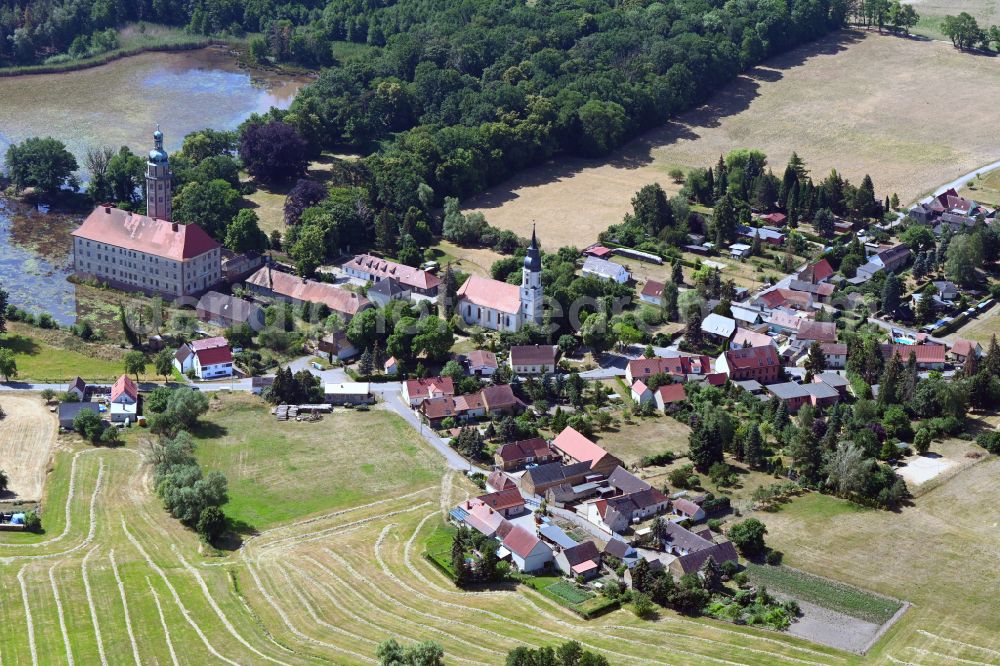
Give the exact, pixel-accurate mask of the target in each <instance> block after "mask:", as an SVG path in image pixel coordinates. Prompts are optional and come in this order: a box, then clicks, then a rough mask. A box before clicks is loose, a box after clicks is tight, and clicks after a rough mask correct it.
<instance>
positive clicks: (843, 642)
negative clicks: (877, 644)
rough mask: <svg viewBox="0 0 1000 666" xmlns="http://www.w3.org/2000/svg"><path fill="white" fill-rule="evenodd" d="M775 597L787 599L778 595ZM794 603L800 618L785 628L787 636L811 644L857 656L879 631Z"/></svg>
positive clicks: (861, 622)
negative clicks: (855, 653) (797, 607)
mask: <svg viewBox="0 0 1000 666" xmlns="http://www.w3.org/2000/svg"><path fill="white" fill-rule="evenodd" d="M775 596H778V597H787V595H782V594H776V595H775ZM792 598H793V597H792ZM796 601H797V602H798V604H799V609H800V610H801V611H802V614H801V615H800V616H799V617H798V618H797V619H796V620H795V621H794V622H792V624H791V625H789V627H788V633H789V634H791V635H792V636H798V637H800V638H805V639H807V640H810V641H813V642H814V643H819V644H821V645H829V646H830V647H835V648H837V649H839V650H848V651H850V652H861V651H862V650H864V649H865V646H867V645H868V643H869V642H870V641H871V639H872V638H874V637H875V634H877V633H878V630H879V628H880V627H881V625H878V624H875V623H874V622H866V621H864V620H859V619H858V618H856V617H851V616H850V615H847V614H845V613H838V612H837V611H832V610H830V609H829V608H823V607H822V606H817V605H816V604H811V603H808V602H806V601H799V600H798V599H796Z"/></svg>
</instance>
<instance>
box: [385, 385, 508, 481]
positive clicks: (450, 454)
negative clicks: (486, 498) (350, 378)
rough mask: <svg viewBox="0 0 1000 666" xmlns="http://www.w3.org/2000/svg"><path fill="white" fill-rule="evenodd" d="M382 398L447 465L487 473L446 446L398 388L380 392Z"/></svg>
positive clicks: (462, 469) (387, 406)
mask: <svg viewBox="0 0 1000 666" xmlns="http://www.w3.org/2000/svg"><path fill="white" fill-rule="evenodd" d="M373 386H374V385H373ZM397 386H398V385H397ZM382 399H383V404H384V405H385V406H386V408H388V409H389V410H391V411H393V412H395V413H396V414H398V415H399V416H401V417H403V419H405V420H406V421H407V422H408V423H409V424H410V425H411V426H412V427H413V428H414V429H415V430H417V431H418V432H419V433H420V434H421V435H422V436H423V438H424V439H425V440H427V443H428V444H430V445H431V446H433V447H434V448H435V449H437V452H438V453H440V454H441V455H442V456H444V459H445V462H447V463H448V467H451V468H452V469H457V470H461V471H463V472H468V471H472V472H480V473H482V474H489V470H486V469H482V468H479V467H476V466H474V465H471V464H470V463H469V462H468V461H467V460H466V459H465V458H463V457H462V456H461V455H459V454H458V452H457V451H455V449H453V448H451V447H450V446H448V443H447V442H446V441H445V440H444V439H442V438H441V437H438V436H437V435H436V434H435V433H434V431H433V430H431V429H430V428H428V427H427V426H425V425H424V423H423V421H421V420H420V417H419V416H417V413H416V412H414V411H413V410H412V409H410V406H409V405H407V404H406V403H405V402H404V401H403V396H402V395H401V394H400V392H399V390H398V389H397V390H396V391H386V392H384V393H383V394H382Z"/></svg>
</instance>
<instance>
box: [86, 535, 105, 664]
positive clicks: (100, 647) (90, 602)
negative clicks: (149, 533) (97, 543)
mask: <svg viewBox="0 0 1000 666" xmlns="http://www.w3.org/2000/svg"><path fill="white" fill-rule="evenodd" d="M96 550H97V548H91V549H90V550H89V551H88V552H87V554H86V555H84V557H83V562H82V563H81V564H80V571H81V573H82V575H83V590H84V592H86V594H87V606H89V607H90V621H91V623H92V624H93V625H94V638H96V639H97V654H98V655H99V656H100V658H101V664H102V666H108V657H107V655H106V654H105V653H104V638H103V637H102V636H101V625H100V623H99V622H98V621H97V608H96V607H95V606H94V595H93V592H91V589H90V578H89V577H88V576H87V561H88V560H89V559H90V556H91V555H93V554H94V551H96Z"/></svg>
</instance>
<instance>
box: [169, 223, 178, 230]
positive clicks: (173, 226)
mask: <svg viewBox="0 0 1000 666" xmlns="http://www.w3.org/2000/svg"><path fill="white" fill-rule="evenodd" d="M170 229H171V231H177V223H176V222H171V223H170Z"/></svg>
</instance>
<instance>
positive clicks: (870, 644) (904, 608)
mask: <svg viewBox="0 0 1000 666" xmlns="http://www.w3.org/2000/svg"><path fill="white" fill-rule="evenodd" d="M902 604H903V605H902V606H900V607H899V610H898V611H896V612H895V613H893V614H892V617H890V618H889V619H888V620H886V621H885V622H884V623H883V624H882V626H881V627H879V628H878V631H876V632H875V635H874V636H872V637H871V640H869V641H868V642H867V643H865V646H864V647H863V648H861V652H860V654H868V651H869V650H871V649H872V648H873V647H875V644H876V643H878V642H879V641H880V640H882V637H883V636H885V632H887V631H889V629H891V628H892V626H893V625H894V624H896V623H897V622H899V620H900V618H902V617H903V614H904V613H906V611H908V610H910V602H909V601H904V602H902Z"/></svg>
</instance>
